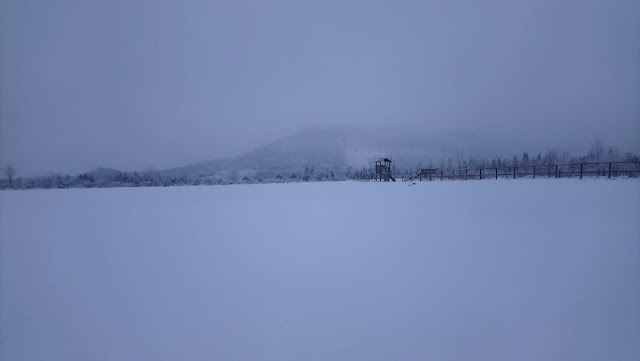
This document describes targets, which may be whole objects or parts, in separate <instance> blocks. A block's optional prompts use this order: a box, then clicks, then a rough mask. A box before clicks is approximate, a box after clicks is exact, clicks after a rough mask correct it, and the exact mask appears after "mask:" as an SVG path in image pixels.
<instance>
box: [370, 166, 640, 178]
mask: <svg viewBox="0 0 640 361" xmlns="http://www.w3.org/2000/svg"><path fill="white" fill-rule="evenodd" d="M639 175H640V162H604V163H578V164H549V165H535V166H527V167H487V168H474V169H461V168H458V169H449V170H443V169H436V170H435V171H433V172H427V173H424V172H405V173H399V174H395V175H394V176H395V178H396V179H398V178H399V179H401V180H402V181H407V180H409V181H414V180H420V181H425V180H428V181H433V180H445V179H446V180H456V179H458V180H474V179H475V180H482V179H498V178H508V179H517V178H530V179H537V178H579V179H583V178H585V177H590V178H594V177H605V178H617V177H625V176H626V177H634V178H635V177H638V176H639ZM370 179H373V177H371V178H367V177H366V176H365V177H364V180H370Z"/></svg>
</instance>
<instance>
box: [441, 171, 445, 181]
mask: <svg viewBox="0 0 640 361" xmlns="http://www.w3.org/2000/svg"><path fill="white" fill-rule="evenodd" d="M440 180H444V177H443V176H442V170H440Z"/></svg>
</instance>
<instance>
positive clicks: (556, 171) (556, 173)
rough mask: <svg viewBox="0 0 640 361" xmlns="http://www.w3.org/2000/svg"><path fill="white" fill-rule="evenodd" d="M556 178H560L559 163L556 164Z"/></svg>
mask: <svg viewBox="0 0 640 361" xmlns="http://www.w3.org/2000/svg"><path fill="white" fill-rule="evenodd" d="M556 178H558V165H557V164H556Z"/></svg>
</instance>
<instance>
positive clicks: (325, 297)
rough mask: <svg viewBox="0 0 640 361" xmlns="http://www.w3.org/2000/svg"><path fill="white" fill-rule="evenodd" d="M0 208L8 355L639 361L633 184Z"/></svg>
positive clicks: (253, 190) (480, 185) (71, 198)
mask: <svg viewBox="0 0 640 361" xmlns="http://www.w3.org/2000/svg"><path fill="white" fill-rule="evenodd" d="M407 185H408V184H407V183H400V182H398V183H384V184H380V183H358V182H343V183H309V184H269V185H236V186H213V187H173V188H135V189H134V188H129V189H126V188H117V189H86V190H82V189H75V190H35V191H5V192H0V227H1V228H0V242H1V252H2V253H1V258H0V261H1V264H0V270H1V292H2V293H1V294H0V296H1V298H0V311H1V313H2V318H1V322H0V332H1V335H0V359H2V360H7V361H13V360H65V361H69V360H78V361H80V360H83V361H84V360H154V361H159V360H358V361H359V360H362V361H365V360H366V361H370V360H492V361H494V360H536V361H537V360H563V361H566V360H581V361H584V360H609V361H610V360H638V358H639V357H640V182H639V181H637V180H623V179H619V180H612V181H606V180H582V181H580V180H515V181H514V180H499V181H495V180H486V181H467V182H463V181H448V182H433V183H428V182H425V183H419V184H417V185H415V186H410V187H409V186H407Z"/></svg>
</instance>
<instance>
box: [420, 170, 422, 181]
mask: <svg viewBox="0 0 640 361" xmlns="http://www.w3.org/2000/svg"><path fill="white" fill-rule="evenodd" d="M420 181H421V182H422V172H420Z"/></svg>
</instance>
